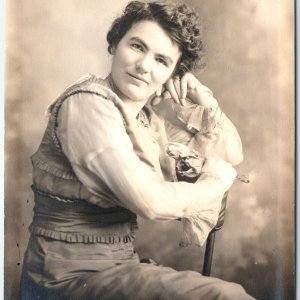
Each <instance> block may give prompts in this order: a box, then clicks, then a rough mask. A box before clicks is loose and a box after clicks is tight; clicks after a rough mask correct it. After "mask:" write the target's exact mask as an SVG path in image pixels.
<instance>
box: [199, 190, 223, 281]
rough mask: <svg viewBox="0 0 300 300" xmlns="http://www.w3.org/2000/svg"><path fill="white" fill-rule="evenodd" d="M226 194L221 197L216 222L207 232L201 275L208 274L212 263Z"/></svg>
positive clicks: (221, 224) (221, 223) (221, 222)
mask: <svg viewBox="0 0 300 300" xmlns="http://www.w3.org/2000/svg"><path fill="white" fill-rule="evenodd" d="M227 196H228V191H227V192H226V193H225V194H224V196H223V199H222V206H221V210H220V213H219V218H218V222H217V224H216V226H215V227H214V228H213V230H212V231H211V232H210V233H209V235H208V238H207V240H206V246H205V253H204V262H203V269H202V275H204V276H210V273H211V265H212V259H213V253H214V245H215V238H216V233H217V231H218V230H220V229H221V228H222V226H223V224H224V220H225V212H226V203H227Z"/></svg>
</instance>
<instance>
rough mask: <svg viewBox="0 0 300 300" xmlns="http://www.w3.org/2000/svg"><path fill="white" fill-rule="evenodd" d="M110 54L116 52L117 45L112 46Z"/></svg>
mask: <svg viewBox="0 0 300 300" xmlns="http://www.w3.org/2000/svg"><path fill="white" fill-rule="evenodd" d="M110 54H111V55H115V54H116V46H112V47H111V49H110Z"/></svg>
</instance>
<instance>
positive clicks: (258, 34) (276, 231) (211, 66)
mask: <svg viewBox="0 0 300 300" xmlns="http://www.w3.org/2000/svg"><path fill="white" fill-rule="evenodd" d="M185 2H186V3H188V4H190V5H192V6H194V7H195V9H196V10H197V11H198V12H199V14H200V16H201V18H202V21H203V33H204V41H205V48H206V68H205V69H204V70H202V71H201V72H199V74H198V77H199V79H200V80H201V82H202V83H203V84H205V85H207V86H209V87H210V88H211V89H212V90H213V92H214V95H215V97H216V98H217V99H218V101H219V103H220V106H221V108H222V109H223V111H224V112H225V113H226V114H227V115H228V116H229V117H230V118H231V120H232V121H233V122H234V124H235V125H236V126H237V128H238V130H239V133H240V135H241V138H242V141H243V146H244V156H245V159H244V162H243V163H242V164H241V165H240V166H239V167H238V172H240V173H244V174H249V175H250V177H251V183H250V184H243V183H239V182H236V183H235V184H234V186H233V188H232V189H231V191H230V193H229V199H228V205H227V206H228V209H227V214H226V220H225V225H224V227H223V229H222V230H221V231H220V232H219V233H218V234H217V240H216V244H215V253H214V260H213V266H212V275H213V276H216V277H220V278H222V279H225V280H229V281H234V282H238V283H240V284H242V285H243V286H244V287H245V289H246V290H247V291H248V292H249V293H250V294H252V295H253V296H255V297H257V298H258V299H266V300H269V299H270V300H276V299H285V300H288V299H294V271H295V270H294V246H295V245H294V205H295V202H294V154H295V153H294V125H295V124H294V122H295V120H294V117H295V112H294V104H295V103H294V7H293V5H294V1H291V0H264V1H260V0H240V1H237V0H226V1H224V0H194V1H193V0H189V1H185ZM126 3H127V1H124V0H113V1H111V0H101V1H98V0H58V1H45V0H43V1H41V0H26V1H17V0H10V1H6V12H5V15H6V20H5V24H6V27H5V48H6V49H5V50H6V53H5V54H6V74H5V75H6V76H5V95H6V110H5V126H6V128H5V167H6V169H5V285H4V288H5V299H9V300H10V299H18V288H19V275H20V271H21V266H22V259H23V255H24V251H25V248H26V244H27V241H28V237H29V234H28V225H29V224H30V222H31V218H32V208H33V195H32V192H31V189H30V184H31V163H30V155H31V154H33V152H34V151H35V150H36V148H37V146H38V144H39V142H40V140H41V137H42V134H43V131H44V129H45V126H46V121H47V119H46V115H45V111H46V108H47V106H48V105H49V104H50V103H51V102H52V101H53V100H54V99H55V97H56V96H57V95H58V94H60V93H61V92H62V91H63V90H64V89H65V88H66V87H67V86H68V85H70V84H72V83H73V82H74V81H75V80H77V79H78V78H79V77H80V76H82V75H83V74H86V73H94V74H96V75H99V76H102V77H104V76H106V75H107V74H108V71H109V66H110V62H111V58H110V56H109V55H108V53H107V50H106V48H107V44H106V40H105V36H106V32H107V30H108V27H109V25H110V24H111V21H112V20H113V19H114V18H115V17H116V16H118V13H119V12H120V9H121V8H122V7H123V6H125V5H126ZM140 223H141V226H140V227H141V229H140V232H139V235H138V239H137V241H136V247H137V249H138V251H139V253H140V254H141V256H142V257H144V256H146V257H152V258H153V259H154V260H156V261H158V262H159V263H162V264H165V265H168V266H171V267H173V268H175V269H177V270H185V269H190V270H197V271H201V269H202V261H203V248H198V247H187V248H180V247H179V246H178V241H179V237H180V234H181V227H180V225H179V224H177V223H176V222H165V223H156V224H155V223H152V222H149V221H145V220H140Z"/></svg>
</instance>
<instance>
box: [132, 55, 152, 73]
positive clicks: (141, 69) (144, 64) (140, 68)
mask: <svg viewBox="0 0 300 300" xmlns="http://www.w3.org/2000/svg"><path fill="white" fill-rule="evenodd" d="M151 63H152V62H151V57H150V55H147V54H146V55H143V56H142V57H140V59H139V60H138V61H137V62H136V70H137V72H138V73H141V74H144V73H148V72H150V70H151Z"/></svg>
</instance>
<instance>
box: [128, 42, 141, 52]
mask: <svg viewBox="0 0 300 300" xmlns="http://www.w3.org/2000/svg"><path fill="white" fill-rule="evenodd" d="M130 46H131V47H132V48H134V49H137V50H140V51H143V46H142V45H141V44H139V43H131V44H130Z"/></svg>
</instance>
